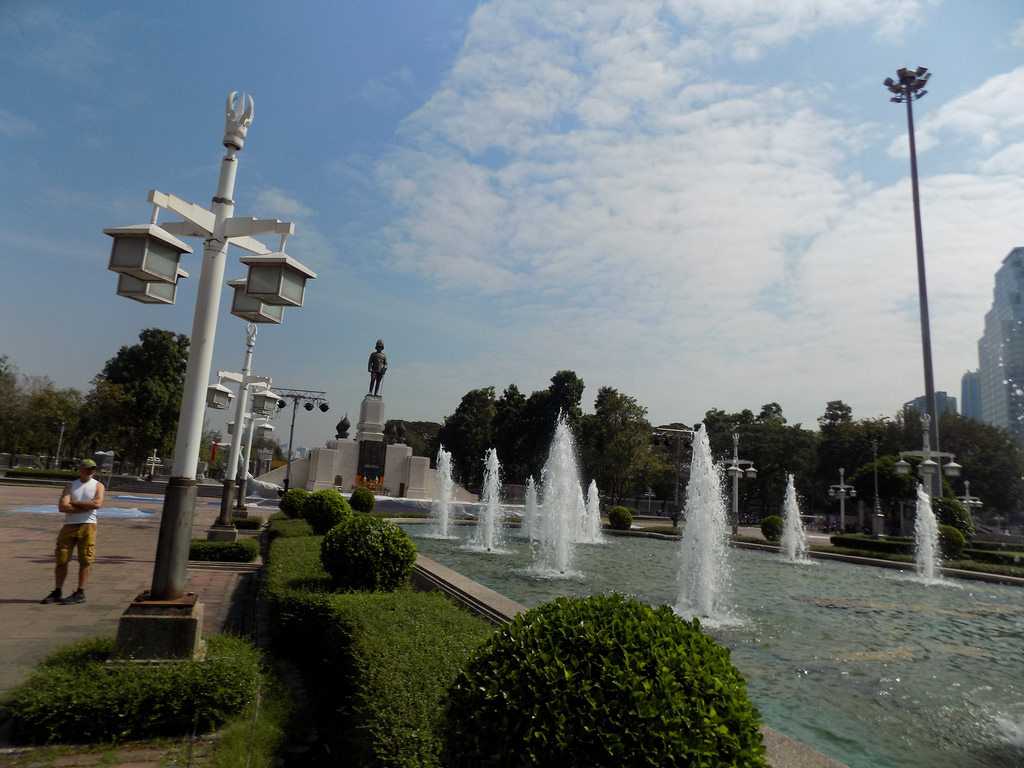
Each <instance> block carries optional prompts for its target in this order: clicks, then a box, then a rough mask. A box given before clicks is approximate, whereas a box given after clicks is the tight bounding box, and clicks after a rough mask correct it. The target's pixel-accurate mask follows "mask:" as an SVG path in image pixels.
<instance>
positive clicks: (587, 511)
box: [578, 480, 603, 544]
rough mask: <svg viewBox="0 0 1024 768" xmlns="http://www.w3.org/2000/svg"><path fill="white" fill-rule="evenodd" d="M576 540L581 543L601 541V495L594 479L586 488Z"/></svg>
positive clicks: (598, 542) (597, 542)
mask: <svg viewBox="0 0 1024 768" xmlns="http://www.w3.org/2000/svg"><path fill="white" fill-rule="evenodd" d="M581 492H582V489H581ZM578 541H579V542H580V543H582V544H600V543H602V542H603V539H602V537H601V495H600V493H599V492H598V490H597V481H596V480H591V481H590V486H589V487H588V488H587V500H586V502H585V504H584V508H583V521H582V525H581V530H580V536H579V539H578Z"/></svg>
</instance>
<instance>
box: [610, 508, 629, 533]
mask: <svg viewBox="0 0 1024 768" xmlns="http://www.w3.org/2000/svg"><path fill="white" fill-rule="evenodd" d="M608 525H610V526H611V527H612V528H614V529H615V530H616V531H628V530H629V529H630V526H632V525H633V510H631V509H630V508H629V507H612V508H611V509H609V510H608Z"/></svg>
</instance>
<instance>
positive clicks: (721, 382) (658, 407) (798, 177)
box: [378, 2, 1024, 422]
mask: <svg viewBox="0 0 1024 768" xmlns="http://www.w3.org/2000/svg"><path fill="white" fill-rule="evenodd" d="M840 5H841V4H838V3H836V4H833V3H824V2H823V3H812V2H807V3H798V4H793V5H790V6H786V8H789V9H790V10H792V8H793V7H797V8H799V9H802V11H801V12H799V13H797V12H795V11H793V12H792V13H789V14H788V15H787V14H786V13H782V12H780V11H778V10H776V11H772V12H767V13H764V12H762V11H761V5H760V4H757V5H755V4H744V3H726V4H725V5H723V6H721V9H720V10H718V11H716V10H715V8H717V7H718V4H714V5H712V4H710V3H709V4H707V6H706V7H705V6H703V5H698V7H699V10H700V13H701V14H703V15H702V16H701V18H703V19H704V22H705V23H708V24H710V23H712V22H714V23H715V24H721V25H725V24H726V23H727V22H728V14H730V13H731V14H732V19H733V21H734V22H735V21H736V19H739V20H740V22H741V23H740V28H742V27H743V25H744V24H746V25H747V26H749V27H751V28H752V29H753V28H760V27H765V30H771V29H773V28H774V27H773V26H772V25H776V26H777V25H782V27H783V28H780V29H779V30H777V31H775V32H771V33H770V34H769V31H764V32H763V33H760V34H759V35H757V36H753V33H750V35H748V37H749V38H750V39H755V38H756V40H757V43H758V45H763V44H767V42H772V44H774V43H775V42H777V41H780V40H783V39H787V36H789V37H792V36H794V35H797V34H805V33H807V31H809V30H812V29H815V28H818V27H820V26H824V25H827V24H839V23H850V24H852V23H859V22H860V19H861V18H862V17H861V16H857V17H856V18H854V17H853V16H852V15H851V16H847V15H846V11H845V10H843V8H841V7H840ZM857 8H858V9H859V13H862V14H863V13H867V14H869V15H870V14H872V13H874V14H875V16H876V17H877V18H882V13H883V9H882V7H881V4H874V3H868V2H865V3H860V4H857ZM908 9H909V10H910V11H913V12H916V10H917V6H916V5H911V6H908ZM663 11H664V8H663V7H661V6H655V5H651V4H631V5H630V6H629V7H628V9H627V10H623V9H622V7H621V6H616V7H610V6H606V5H602V4H585V5H579V6H576V5H574V4H570V3H568V2H557V3H554V4H552V5H550V6H548V5H545V12H544V13H539V12H537V11H536V10H535V9H531V8H530V6H529V5H527V4H523V3H509V4H506V3H500V2H499V3H492V4H489V5H486V6H483V7H481V8H480V9H479V10H478V11H477V13H476V14H475V15H474V17H473V19H472V21H471V22H470V26H469V34H468V37H467V39H466V42H465V45H464V47H463V51H462V54H461V55H460V57H459V58H458V60H457V61H456V62H455V64H454V66H453V68H452V70H451V72H450V74H449V76H448V77H447V78H446V79H445V81H444V82H443V83H442V84H441V86H440V88H439V89H438V91H437V92H436V93H435V94H434V96H433V97H432V98H431V99H430V100H429V101H428V102H427V103H426V104H425V105H424V106H423V108H422V109H420V110H419V111H417V112H416V113H414V114H413V115H411V116H410V117H409V118H408V119H407V121H406V123H405V125H404V126H403V129H402V137H403V142H404V146H403V148H402V149H401V150H399V151H396V152H395V153H393V154H392V155H391V156H390V157H388V158H386V160H384V161H383V162H381V164H380V165H379V167H378V178H379V180H380V181H381V183H382V184H383V185H384V187H385V188H386V189H388V190H390V194H391V198H392V202H393V204H394V205H395V206H396V207H397V208H398V210H399V215H398V216H397V217H396V219H395V220H394V221H393V222H392V224H391V225H390V226H389V227H388V228H387V229H386V230H385V232H384V236H385V238H386V241H387V243H388V245H389V250H390V254H391V257H392V260H393V264H394V265H395V266H397V267H398V268H400V269H402V270H406V271H410V272H414V273H418V274H420V275H423V276H425V277H427V278H428V279H430V280H432V281H434V282H435V283H437V284H438V285H440V286H441V287H442V288H446V289H448V290H449V295H450V296H452V297H453V298H454V297H458V296H459V295H475V294H485V295H488V296H490V299H489V305H488V306H489V307H490V318H489V322H490V323H491V325H492V333H493V349H494V350H495V351H494V353H493V355H492V356H491V357H490V358H487V359H486V360H483V359H482V360H480V361H476V362H474V363H473V364H471V365H470V368H471V369H473V370H476V375H477V377H478V380H474V379H472V378H469V379H468V380H467V379H466V378H460V381H461V382H463V383H465V384H466V387H468V386H473V385H476V384H477V383H481V384H482V383H496V384H502V383H505V380H504V379H501V380H498V381H494V380H492V379H493V378H494V375H493V373H490V369H491V368H492V367H498V368H499V369H500V370H502V371H503V370H504V368H501V366H502V365H503V361H504V362H505V363H507V361H508V360H513V361H516V365H515V366H514V367H515V369H516V370H517V371H518V372H519V376H518V378H519V379H520V380H521V381H522V380H525V381H527V382H535V383H536V385H537V386H540V385H541V383H542V382H543V379H544V375H545V374H546V375H550V371H552V370H554V369H555V368H560V367H573V368H575V369H576V370H577V371H578V372H580V374H581V375H582V376H583V377H584V379H586V380H588V381H590V382H591V383H592V384H603V383H608V384H611V385H614V386H620V387H622V388H623V389H626V390H627V391H632V392H635V393H636V394H638V395H639V396H640V397H641V399H642V400H643V401H644V402H646V403H647V404H648V405H649V406H650V407H651V411H652V415H653V416H654V417H655V418H656V420H664V419H669V418H693V417H694V416H699V415H700V414H701V413H703V410H704V409H705V408H707V407H710V406H712V405H717V406H722V407H746V406H752V405H757V404H758V403H759V402H760V401H761V400H764V401H767V400H779V401H780V402H782V403H783V405H784V406H786V407H787V409H789V410H790V412H791V415H792V416H794V417H795V418H798V419H802V420H804V421H806V422H810V421H811V420H812V419H813V417H814V416H815V415H817V414H818V413H820V410H821V407H822V404H823V403H824V402H825V401H826V400H828V399H834V398H836V397H842V398H844V399H846V400H848V401H850V402H852V403H853V404H854V405H855V406H856V407H857V408H858V409H859V410H860V411H861V412H866V413H871V414H874V413H881V412H886V413H891V412H892V411H893V410H894V409H895V407H896V406H897V405H898V404H899V403H900V402H902V401H903V400H906V399H909V398H910V397H912V396H914V395H916V394H919V393H918V391H917V390H918V389H920V384H919V380H920V375H919V373H918V370H919V367H920V366H919V363H918V362H917V361H918V360H919V352H918V349H919V347H918V344H919V341H918V335H917V333H918V331H917V315H916V281H915V278H914V258H913V253H914V248H913V228H912V224H911V215H910V194H909V185H908V184H907V183H906V182H901V183H899V184H897V185H894V186H891V187H886V188H884V189H875V188H874V187H873V186H872V185H871V184H869V183H867V182H866V181H865V180H864V179H863V178H862V177H860V176H859V175H857V174H850V173H849V172H848V171H847V170H846V168H847V165H848V161H849V160H850V159H851V157H852V156H853V155H854V154H855V153H856V152H858V151H859V150H860V149H861V148H862V147H863V145H864V136H865V135H866V134H867V133H868V132H869V130H870V128H869V127H868V126H865V125H850V124H848V123H845V122H842V121H840V120H837V119H836V118H834V117H831V116H829V115H826V114H822V113H821V112H820V111H818V108H817V104H818V102H817V101H816V100H814V99H812V98H811V96H810V95H808V94H805V93H803V92H802V91H800V90H799V89H795V88H792V87H770V88H760V89H753V88H750V87H747V86H744V85H741V84H735V83H729V82H725V81H711V80H709V79H708V78H707V76H706V75H704V74H703V72H704V71H705V69H706V64H707V62H706V56H707V51H706V48H705V46H704V44H703V42H702V41H701V40H696V41H695V40H694V39H693V38H691V37H688V36H686V33H685V30H684V29H683V28H679V27H677V26H674V25H673V24H671V23H667V22H666V21H665V14H664V13H663ZM713 13H720V14H721V16H720V18H721V21H718V18H719V17H712V14H713ZM744 14H746V15H744ZM900 18H903V17H900ZM709 19H710V21H709ZM765 19H767V20H765ZM689 23H691V24H693V23H696V21H694V20H692V19H691V20H690V22H689ZM892 23H893V24H894V25H895V26H894V29H895V28H898V26H899V25H898V24H896V22H892ZM723 34H726V33H725V32H723ZM729 34H734V35H735V32H732V33H729ZM736 39H737V40H739V39H740V38H739V37H737V38H736ZM766 41H767V42H766ZM659 62H660V63H661V65H662V66H659ZM1011 74H1012V73H1011ZM1011 79H1012V78H1011ZM940 111H941V110H940ZM946 125H947V126H951V127H952V126H962V125H967V124H966V123H963V122H962V121H960V120H954V119H952V118H948V119H947V122H946ZM965 130H966V128H965ZM992 162H996V158H992ZM999 179H1000V180H999V181H991V180H989V179H987V178H985V177H978V176H971V175H948V176H943V177H939V178H925V179H924V180H923V191H922V199H923V204H924V210H925V213H924V223H925V238H926V248H927V252H928V258H929V269H930V276H931V280H932V282H931V288H932V295H933V302H934V304H933V312H934V318H935V320H934V322H935V338H936V360H937V366H938V371H939V383H940V385H941V386H943V387H946V388H954V389H955V386H956V383H957V382H958V381H959V373H960V371H962V369H964V368H966V367H968V366H970V365H971V361H972V359H973V349H974V343H975V341H976V337H977V335H978V333H979V332H980V328H981V319H982V316H983V314H984V311H985V309H986V306H987V302H988V301H989V297H990V294H991V275H992V272H993V269H994V266H995V265H996V264H997V263H998V261H999V259H1001V258H1002V256H1003V255H1004V254H1005V252H1006V251H1007V250H1008V249H1009V247H1010V246H1011V245H1012V244H1013V243H1014V238H1015V237H1016V236H1017V234H1016V229H1015V226H1014V223H1013V222H1014V221H1016V214H1015V213H1014V211H1019V210H1020V207H1021V205H1022V203H1024V187H1022V185H1021V184H1020V183H1018V182H1016V180H1014V179H1010V178H1006V177H999ZM498 350H500V352H499V351H498ZM484 357H486V356H484ZM489 366H490V367H489ZM438 375H440V372H438ZM423 376H424V377H425V378H429V376H428V373H427V372H426V371H424V372H423ZM757 398H760V399H761V400H758V401H757V402H754V400H756V399H757Z"/></svg>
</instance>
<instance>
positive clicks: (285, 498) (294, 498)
mask: <svg viewBox="0 0 1024 768" xmlns="http://www.w3.org/2000/svg"><path fill="white" fill-rule="evenodd" d="M308 498H309V491H307V490H306V489H305V488H289V489H288V490H287V491H285V492H284V495H282V496H281V501H280V502H278V506H279V507H280V508H281V511H282V512H284V514H285V515H286V516H287V517H302V510H303V509H304V508H305V506H306V499H308Z"/></svg>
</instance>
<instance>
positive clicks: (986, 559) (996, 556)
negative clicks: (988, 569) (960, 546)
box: [961, 546, 1024, 565]
mask: <svg viewBox="0 0 1024 768" xmlns="http://www.w3.org/2000/svg"><path fill="white" fill-rule="evenodd" d="M961 556H962V557H964V558H967V559H968V560H974V561H975V562H978V563H995V564H997V565H1024V552H1014V551H1013V550H992V549H975V548H974V547H973V546H972V547H971V548H970V549H965V550H964V551H963V553H962V554H961Z"/></svg>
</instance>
